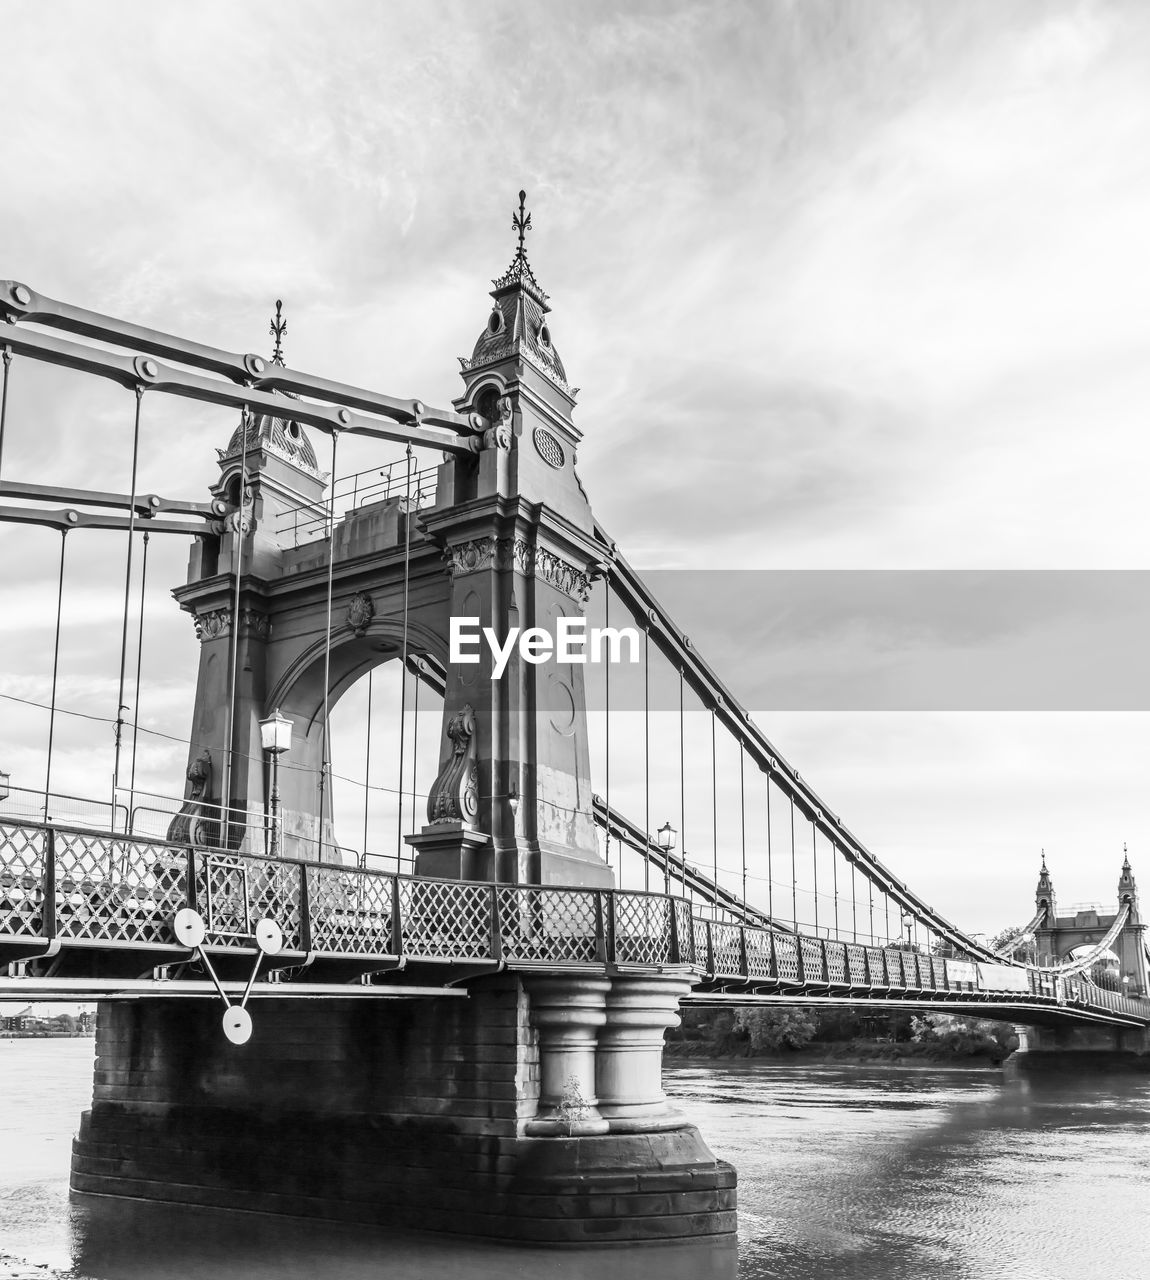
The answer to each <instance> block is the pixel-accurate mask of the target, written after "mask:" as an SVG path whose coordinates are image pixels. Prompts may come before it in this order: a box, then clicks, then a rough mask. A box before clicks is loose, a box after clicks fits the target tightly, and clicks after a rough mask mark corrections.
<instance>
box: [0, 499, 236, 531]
mask: <svg viewBox="0 0 1150 1280" xmlns="http://www.w3.org/2000/svg"><path fill="white" fill-rule="evenodd" d="M0 522H7V523H9V524H39V525H43V526H44V527H45V528H48V529H130V528H132V527H133V525H132V521H131V519H130V517H128V516H102V515H95V514H94V513H92V512H89V511H76V510H74V509H73V508H72V507H67V508H65V509H64V510H62V511H42V510H40V509H39V508H37V507H5V506H0ZM134 527H135V528H136V529H137V530H138V531H140V532H142V533H182V534H185V535H186V536H187V537H190V538H200V537H203V535H204V534H205V533H214V532H217V531H218V529H217V528H216V527H214V526H213V525H210V524H209V525H203V524H187V523H186V522H184V521H182V520H146V521H144V522H143V523H139V522H137V523H136V525H135V526H134Z"/></svg>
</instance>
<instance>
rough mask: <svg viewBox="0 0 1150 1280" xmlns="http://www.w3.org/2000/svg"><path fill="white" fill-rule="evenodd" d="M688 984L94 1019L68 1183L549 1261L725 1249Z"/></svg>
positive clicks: (587, 986) (719, 1179) (728, 1199)
mask: <svg viewBox="0 0 1150 1280" xmlns="http://www.w3.org/2000/svg"><path fill="white" fill-rule="evenodd" d="M689 983H690V980H689V978H688V977H687V976H685V975H683V974H681V973H654V974H648V975H644V976H630V975H613V974H612V975H608V974H577V975H573V974H567V975H548V976H539V977H534V976H533V977H528V978H526V979H521V978H519V977H517V976H514V975H510V974H502V975H498V976H493V977H489V978H485V979H481V980H478V981H475V982H473V983H472V985H471V986H470V988H469V990H468V995H467V998H465V999H463V998H456V999H449V998H442V999H374V998H372V999H367V998H362V997H361V998H358V999H353V1000H349V999H340V998H338V997H332V998H323V999H316V1000H302V999H280V998H265V999H261V1000H259V1001H257V1002H255V1003H254V1004H253V1006H252V1010H253V1019H254V1026H255V1029H254V1033H253V1035H252V1038H251V1040H250V1041H249V1042H248V1043H247V1044H245V1045H242V1046H236V1045H233V1044H231V1043H229V1042H228V1041H227V1040H226V1039H225V1037H224V1036H223V1034H222V1033H221V1031H220V1021H219V1019H220V1008H219V1005H218V1004H217V1003H215V1002H209V1001H206V1000H203V1001H200V1000H178V1001H177V1000H162V999H153V1000H139V1001H132V1002H124V1003H105V1004H102V1005H101V1006H100V1011H99V1019H98V1029H97V1044H96V1051H97V1060H96V1071H95V1084H94V1090H93V1100H92V1108H91V1110H90V1111H88V1112H85V1114H84V1117H83V1121H82V1124H81V1130H80V1134H79V1136H78V1138H77V1139H76V1142H75V1145H74V1151H73V1160H72V1187H73V1189H74V1190H76V1191H81V1192H93V1193H99V1194H102V1195H118V1196H133V1197H142V1198H145V1199H153V1200H169V1201H177V1202H180V1203H183V1204H201V1205H214V1206H222V1207H227V1208H232V1209H235V1208H240V1209H249V1210H259V1211H264V1212H270V1213H283V1214H292V1215H300V1216H315V1217H320V1218H327V1219H335V1220H341V1221H346V1222H356V1223H368V1224H379V1225H384V1226H393V1227H401V1228H405V1229H412V1228H413V1229H423V1230H430V1231H443V1232H455V1233H463V1234H468V1235H475V1236H489V1237H498V1238H503V1239H511V1240H520V1241H532V1242H540V1243H548V1244H586V1243H590V1242H635V1241H644V1240H674V1239H683V1238H690V1237H699V1236H708V1235H713V1236H722V1235H728V1234H730V1233H731V1232H733V1231H734V1229H735V1172H734V1170H733V1169H732V1168H731V1167H730V1166H729V1165H727V1164H725V1163H723V1162H722V1161H718V1160H716V1159H715V1158H714V1156H713V1155H712V1153H711V1152H710V1151H709V1150H708V1148H707V1146H706V1144H705V1143H704V1141H703V1139H702V1137H701V1136H700V1134H699V1132H698V1130H697V1129H695V1127H694V1126H692V1125H689V1124H687V1123H686V1122H685V1121H684V1120H683V1119H682V1117H681V1116H678V1115H676V1114H675V1113H674V1112H673V1111H672V1110H671V1108H670V1107H669V1106H668V1104H667V1100H666V1098H665V1096H664V1094H663V1091H662V1085H661V1079H660V1075H661V1060H662V1033H663V1029H664V1028H665V1027H667V1026H669V1025H673V1024H674V1022H675V1021H676V1020H677V1014H676V1007H677V1004H678V999H679V997H680V995H682V994H683V993H684V992H685V991H686V990H687V989H688V987H689Z"/></svg>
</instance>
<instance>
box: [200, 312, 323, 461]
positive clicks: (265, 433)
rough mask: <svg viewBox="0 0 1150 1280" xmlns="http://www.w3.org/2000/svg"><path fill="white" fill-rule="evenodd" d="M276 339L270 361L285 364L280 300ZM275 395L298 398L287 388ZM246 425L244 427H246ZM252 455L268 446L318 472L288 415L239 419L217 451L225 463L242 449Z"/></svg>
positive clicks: (300, 431) (301, 431) (306, 443)
mask: <svg viewBox="0 0 1150 1280" xmlns="http://www.w3.org/2000/svg"><path fill="white" fill-rule="evenodd" d="M269 332H270V333H271V335H272V337H274V338H275V340H276V342H275V350H274V351H273V352H272V364H278V365H279V366H280V368H281V369H282V368H283V367H284V358H283V336H284V334H285V333H286V332H287V321H286V320H285V319H284V318H283V301H282V299H280V298H277V299H276V314H275V318H274V319H273V320H272V322H271V329H270V330H269ZM277 394H280V395H286V396H289V397H290V398H291V399H293V400H296V399H298V398H299V397H298V396H295V395H293V394H292V393H291V392H290V391H284V392H279V393H277ZM245 427H246V430H245ZM245 449H246V451H247V452H248V453H249V454H251V453H253V452H255V450H256V449H267V450H268V451H269V452H270V453H274V454H278V455H279V457H281V458H285V459H286V460H287V461H288V462H291V463H294V464H295V465H296V466H297V467H300V468H302V469H303V470H304V471H307V472H309V473H310V474H312V475H319V462H318V460H317V459H316V456H315V450H314V449H313V448H312V445H311V441H310V440H309V439H308V438H307V435H306V434H305V432H304V429H303V428H302V427H301V426H300V424H299V423H298V422H292V421H291V420H290V419H288V418H279V417H276V416H275V415H274V414H270V413H260V414H255V415H248V416H247V417H246V418H241V419H240V422H239V424H238V425H237V427H236V429H235V431H233V432H232V438H231V439H230V440H229V441H228V447H227V448H226V449H221V450H219V455H220V461H221V462H227V461H228V460H229V459H231V458H238V457H239V456H240V455H241V454H242V453H243V452H244V451H245Z"/></svg>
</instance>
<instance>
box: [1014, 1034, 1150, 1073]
mask: <svg viewBox="0 0 1150 1280" xmlns="http://www.w3.org/2000/svg"><path fill="white" fill-rule="evenodd" d="M1014 1031H1015V1034H1016V1035H1017V1036H1018V1048H1017V1049H1016V1050H1015V1051H1014V1053H1012V1054H1011V1055H1010V1057H1009V1058H1008V1059H1007V1066H1009V1067H1010V1069H1011V1070H1012V1071H1014V1072H1025V1073H1027V1074H1032V1073H1039V1072H1043V1071H1102V1070H1135V1071H1145V1072H1150V1030H1147V1029H1145V1028H1137V1027H1129V1028H1123V1027H1108V1026H1103V1025H1101V1024H1097V1025H1092V1024H1083V1025H1082V1026H1078V1027H1072V1026H1057V1027H1044V1026H1043V1027H1039V1026H1029V1025H1023V1024H1016V1025H1015V1027H1014Z"/></svg>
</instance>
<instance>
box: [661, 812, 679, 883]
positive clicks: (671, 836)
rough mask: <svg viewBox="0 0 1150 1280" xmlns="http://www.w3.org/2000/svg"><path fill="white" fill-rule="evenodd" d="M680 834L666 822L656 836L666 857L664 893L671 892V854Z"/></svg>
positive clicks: (664, 861) (664, 863) (664, 862)
mask: <svg viewBox="0 0 1150 1280" xmlns="http://www.w3.org/2000/svg"><path fill="white" fill-rule="evenodd" d="M678 834H679V833H678V832H677V831H676V830H675V828H674V827H673V826H671V824H670V823H669V822H664V823H663V825H662V826H661V827H660V828H659V830H658V833H657V834H656V836H655V842H656V844H658V846H659V848H660V849H662V850H663V853H664V854H665V855H666V856H665V857H664V860H663V892H664V893H670V892H671V854H672V853H673V852H674V850H675V839H676V837H677V836H678Z"/></svg>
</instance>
